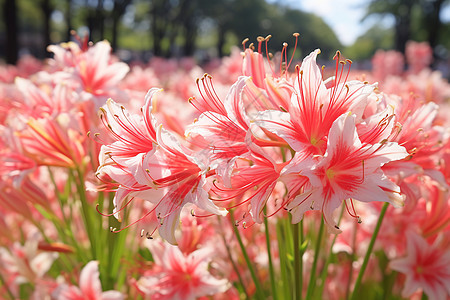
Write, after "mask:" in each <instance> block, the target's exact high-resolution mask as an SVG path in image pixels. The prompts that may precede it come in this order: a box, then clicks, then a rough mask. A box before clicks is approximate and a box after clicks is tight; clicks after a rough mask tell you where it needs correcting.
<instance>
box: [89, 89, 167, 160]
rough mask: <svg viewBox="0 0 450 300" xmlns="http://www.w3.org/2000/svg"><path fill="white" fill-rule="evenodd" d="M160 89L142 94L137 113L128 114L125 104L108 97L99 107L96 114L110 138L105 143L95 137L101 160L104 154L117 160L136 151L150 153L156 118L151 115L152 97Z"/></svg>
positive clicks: (132, 155)
mask: <svg viewBox="0 0 450 300" xmlns="http://www.w3.org/2000/svg"><path fill="white" fill-rule="evenodd" d="M158 91H160V89H158V88H152V89H150V90H149V91H148V93H147V94H146V96H145V103H144V106H143V107H142V108H141V115H140V116H139V115H136V114H130V113H129V112H128V111H127V109H126V108H125V107H123V106H122V105H119V104H117V103H116V102H114V101H113V100H112V99H109V100H108V101H107V102H106V105H104V106H103V107H102V108H100V112H99V115H100V118H101V120H102V122H103V125H104V127H105V128H106V130H107V131H108V134H109V136H110V137H111V138H112V139H113V141H114V142H112V143H108V142H106V141H101V140H99V139H98V134H96V135H95V137H94V138H95V139H97V140H98V141H99V142H100V143H102V144H103V146H102V152H101V153H102V155H103V156H104V157H103V158H100V162H102V161H104V160H105V158H106V157H110V158H112V159H113V160H114V161H116V162H118V163H124V161H126V160H128V159H131V158H133V157H135V156H136V155H139V154H147V155H148V154H150V153H151V152H154V148H155V143H156V130H155V127H156V119H155V117H154V116H153V115H152V113H151V112H152V100H153V99H154V97H155V94H156V93H157V92H158Z"/></svg>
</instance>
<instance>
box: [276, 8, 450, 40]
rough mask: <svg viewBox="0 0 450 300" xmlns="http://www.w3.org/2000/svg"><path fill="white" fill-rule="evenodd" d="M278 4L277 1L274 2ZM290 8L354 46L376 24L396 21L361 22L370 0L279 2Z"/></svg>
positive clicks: (449, 15)
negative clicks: (318, 21) (311, 15)
mask: <svg viewBox="0 0 450 300" xmlns="http://www.w3.org/2000/svg"><path fill="white" fill-rule="evenodd" d="M272 1H273V2H276V0H272ZM278 1H279V2H282V3H285V4H287V5H289V6H290V7H294V8H299V9H301V10H303V11H307V12H311V13H314V14H316V15H318V16H320V17H322V18H323V19H324V21H325V22H326V23H327V24H328V25H329V26H330V27H331V28H332V29H333V30H334V32H335V33H336V35H337V36H338V38H339V39H340V41H341V42H342V43H343V44H344V45H350V44H352V43H353V42H354V41H355V40H356V38H357V37H358V36H360V35H362V34H363V33H364V32H365V31H366V30H367V29H368V28H370V27H371V26H372V25H374V24H375V23H380V22H381V23H382V24H383V25H385V26H392V25H393V23H394V19H393V18H391V17H384V18H381V17H378V16H371V17H369V18H367V20H365V21H364V22H360V21H361V19H362V17H363V16H364V13H365V10H366V7H367V5H368V3H369V2H370V1H368V0H312V1H311V0H278ZM441 17H442V19H443V21H444V22H449V21H450V5H447V7H446V8H445V9H444V11H442V12H441Z"/></svg>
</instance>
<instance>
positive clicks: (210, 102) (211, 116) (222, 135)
mask: <svg viewBox="0 0 450 300" xmlns="http://www.w3.org/2000/svg"><path fill="white" fill-rule="evenodd" d="M208 80H210V79H209V78H208V77H203V78H202V79H201V82H202V84H203V85H204V87H203V90H204V92H203V93H201V94H202V95H205V96H204V97H203V99H202V100H200V101H198V100H196V99H195V98H194V99H191V100H190V101H191V103H192V104H193V105H194V106H195V107H196V108H197V109H198V110H199V111H200V112H202V114H201V115H200V117H199V118H198V120H196V121H195V122H194V123H193V124H192V125H191V126H189V128H188V129H187V131H186V135H190V134H196V135H200V136H202V137H203V139H205V140H207V141H208V142H209V143H210V145H208V146H209V147H210V148H211V149H212V155H213V158H214V159H224V160H230V159H232V158H234V157H236V156H239V155H242V154H244V153H247V152H248V149H247V146H246V143H245V136H246V134H247V131H248V130H249V126H250V124H249V118H248V116H247V115H246V113H245V108H244V105H243V102H242V98H241V97H242V92H243V89H244V87H245V85H246V84H247V82H248V80H249V77H244V76H241V77H239V79H238V80H237V81H236V83H235V84H233V86H232V87H231V89H230V92H229V93H228V95H227V97H226V99H225V101H224V102H222V101H221V100H220V99H219V98H218V97H217V96H213V95H215V93H214V91H213V90H212V84H211V83H209V84H208ZM208 91H209V92H208ZM205 109H207V110H205Z"/></svg>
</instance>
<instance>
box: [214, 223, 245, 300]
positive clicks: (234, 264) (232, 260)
mask: <svg viewBox="0 0 450 300" xmlns="http://www.w3.org/2000/svg"><path fill="white" fill-rule="evenodd" d="M221 218H222V217H220V216H217V219H218V220H219V225H220V228H223V227H222V220H221ZM221 236H222V240H223V244H224V245H225V249H226V250H227V255H228V259H229V260H230V262H231V265H232V266H233V270H234V272H235V273H236V275H237V277H238V280H239V283H240V284H241V286H242V289H243V291H244V294H245V299H249V295H248V293H247V289H246V288H245V284H244V280H243V279H242V276H241V272H239V269H238V267H237V265H236V263H235V262H234V259H233V255H232V254H231V249H230V247H229V246H228V242H227V240H226V238H225V232H223V230H222V234H221Z"/></svg>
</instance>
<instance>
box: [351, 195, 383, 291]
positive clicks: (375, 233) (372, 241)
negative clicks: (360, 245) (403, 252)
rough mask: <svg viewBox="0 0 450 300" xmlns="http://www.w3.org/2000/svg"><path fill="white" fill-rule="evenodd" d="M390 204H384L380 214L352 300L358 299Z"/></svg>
mask: <svg viewBox="0 0 450 300" xmlns="http://www.w3.org/2000/svg"><path fill="white" fill-rule="evenodd" d="M388 206H389V203H387V202H386V203H384V205H383V208H382V209H381V212H380V217H379V218H378V222H377V225H376V226H375V230H374V232H373V235H372V238H371V240H370V243H369V247H368V248H367V252H366V256H365V257H364V261H363V264H362V266H361V269H360V270H359V274H358V278H357V279H356V282H355V287H354V288H353V293H352V297H351V298H350V299H351V300H356V299H357V298H358V290H359V286H360V285H361V280H362V277H363V275H364V272H365V271H366V268H367V264H368V263H369V258H370V254H371V253H372V249H373V246H374V245H375V240H376V239H377V235H378V232H379V231H380V228H381V223H382V222H383V218H384V215H385V214H386V211H387V209H388Z"/></svg>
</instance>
